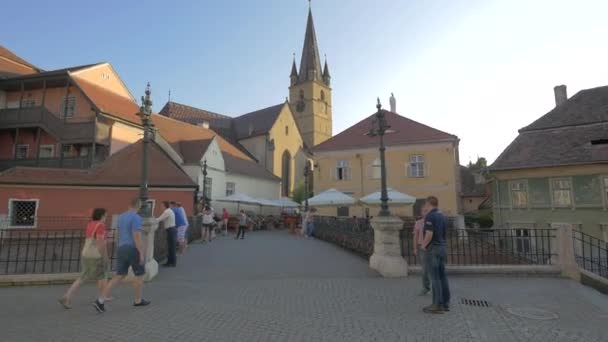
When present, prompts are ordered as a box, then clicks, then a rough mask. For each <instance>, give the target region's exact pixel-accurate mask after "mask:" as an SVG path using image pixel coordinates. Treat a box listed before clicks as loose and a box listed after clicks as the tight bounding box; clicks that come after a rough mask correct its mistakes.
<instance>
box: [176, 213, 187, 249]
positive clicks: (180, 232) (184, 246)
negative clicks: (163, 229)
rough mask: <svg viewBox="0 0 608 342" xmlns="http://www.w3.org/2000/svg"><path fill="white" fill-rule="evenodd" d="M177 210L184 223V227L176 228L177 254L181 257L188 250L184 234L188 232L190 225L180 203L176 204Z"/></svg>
mask: <svg viewBox="0 0 608 342" xmlns="http://www.w3.org/2000/svg"><path fill="white" fill-rule="evenodd" d="M177 208H178V209H179V212H180V213H181V215H182V217H183V218H184V222H186V224H185V225H182V226H178V227H177V242H178V244H179V254H180V255H182V254H184V253H185V252H186V249H188V238H187V237H186V234H187V232H188V227H189V226H190V223H189V221H188V214H186V209H184V207H183V206H182V204H181V203H180V202H177ZM176 224H177V223H176Z"/></svg>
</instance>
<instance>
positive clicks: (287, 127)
mask: <svg viewBox="0 0 608 342" xmlns="http://www.w3.org/2000/svg"><path fill="white" fill-rule="evenodd" d="M285 135H289V126H285Z"/></svg>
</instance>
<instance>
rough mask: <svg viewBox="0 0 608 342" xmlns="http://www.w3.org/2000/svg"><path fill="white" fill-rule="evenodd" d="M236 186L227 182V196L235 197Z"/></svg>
mask: <svg viewBox="0 0 608 342" xmlns="http://www.w3.org/2000/svg"><path fill="white" fill-rule="evenodd" d="M235 191H236V184H235V183H234V182H226V196H230V195H234V193H235Z"/></svg>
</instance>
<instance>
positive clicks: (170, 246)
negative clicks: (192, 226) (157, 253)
mask: <svg viewBox="0 0 608 342" xmlns="http://www.w3.org/2000/svg"><path fill="white" fill-rule="evenodd" d="M176 245H177V228H176V227H171V228H167V264H169V265H175V264H177V256H176Z"/></svg>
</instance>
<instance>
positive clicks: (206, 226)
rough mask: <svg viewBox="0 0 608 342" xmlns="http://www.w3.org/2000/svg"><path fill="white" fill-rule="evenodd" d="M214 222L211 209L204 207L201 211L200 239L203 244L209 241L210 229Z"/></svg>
mask: <svg viewBox="0 0 608 342" xmlns="http://www.w3.org/2000/svg"><path fill="white" fill-rule="evenodd" d="M214 223H215V220H214V219H213V209H211V208H210V207H209V206H208V205H206V206H205V209H204V210H203V231H202V233H201V234H202V236H201V239H202V240H203V242H209V241H211V228H212V227H213V224H214Z"/></svg>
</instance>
